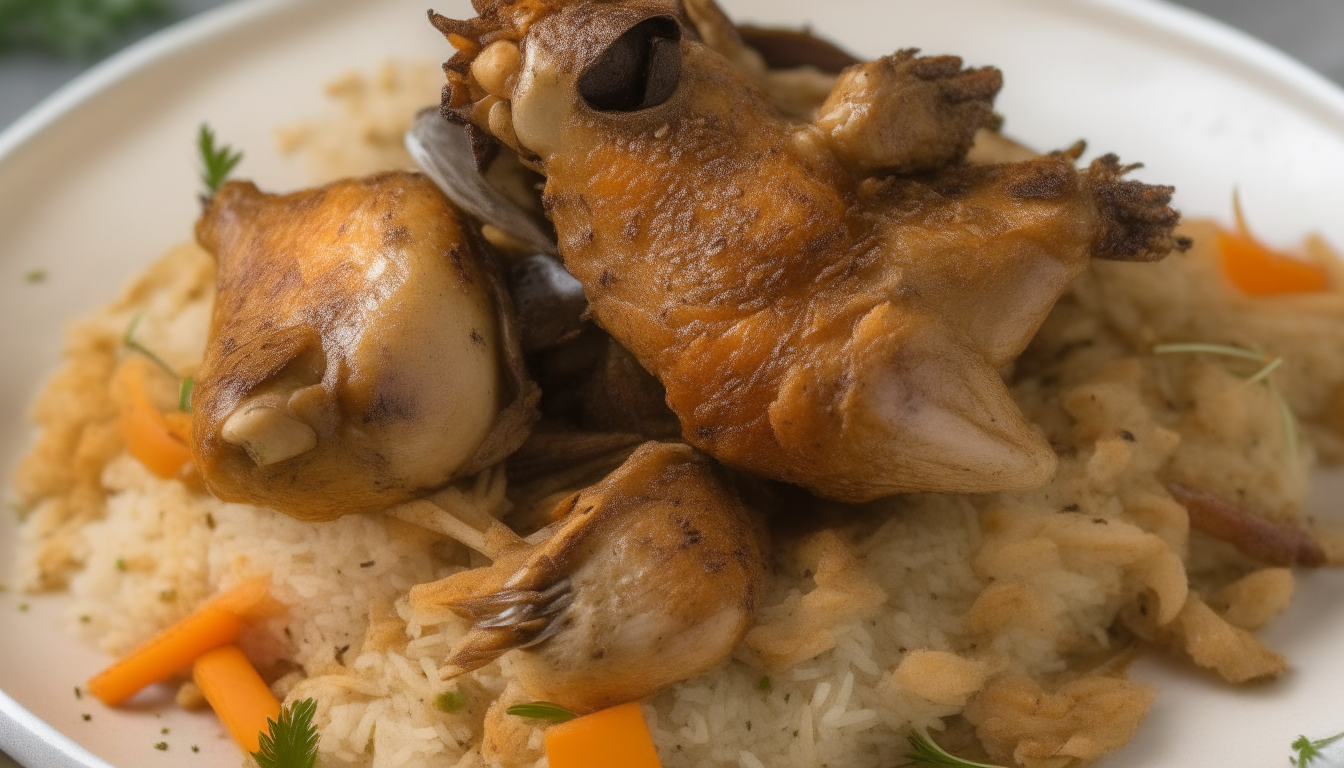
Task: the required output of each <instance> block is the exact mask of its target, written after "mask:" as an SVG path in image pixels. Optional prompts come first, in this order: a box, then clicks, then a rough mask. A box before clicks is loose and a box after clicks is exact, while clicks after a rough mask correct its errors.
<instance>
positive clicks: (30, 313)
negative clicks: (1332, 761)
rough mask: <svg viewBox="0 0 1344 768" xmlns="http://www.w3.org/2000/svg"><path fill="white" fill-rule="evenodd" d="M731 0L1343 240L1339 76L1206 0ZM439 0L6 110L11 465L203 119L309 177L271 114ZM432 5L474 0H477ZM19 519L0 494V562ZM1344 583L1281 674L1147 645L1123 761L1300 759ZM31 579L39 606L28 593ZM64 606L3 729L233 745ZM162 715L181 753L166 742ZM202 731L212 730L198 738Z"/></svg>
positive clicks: (7, 633)
mask: <svg viewBox="0 0 1344 768" xmlns="http://www.w3.org/2000/svg"><path fill="white" fill-rule="evenodd" d="M726 4H727V6H728V10H729V11H730V12H731V13H732V14H733V15H734V16H735V17H736V18H738V19H740V20H753V21H759V22H771V23H785V24H801V23H810V24H812V26H813V27H814V28H815V29H817V30H818V31H819V32H821V33H822V34H824V35H827V36H829V37H831V38H833V39H836V40H838V41H840V42H842V43H843V44H844V45H845V46H847V47H849V48H850V49H852V50H853V51H855V52H856V53H859V54H863V55H869V56H876V55H880V54H883V53H888V52H890V51H892V50H893V49H896V48H900V47H907V46H915V45H917V46H920V47H922V48H924V49H925V50H927V51H930V52H953V53H958V54H960V55H962V56H964V57H965V58H966V59H967V61H968V62H970V63H975V64H981V63H992V64H995V65H998V66H999V67H1001V68H1002V69H1003V70H1004V72H1005V74H1006V76H1007V86H1006V88H1005V89H1004V93H1003V96H1002V97H1001V98H1000V100H999V108H1000V109H1001V111H1002V112H1003V113H1004V114H1005V115H1007V118H1008V124H1007V128H1008V131H1009V132H1010V133H1012V134H1014V135H1015V136H1017V137H1019V138H1021V139H1024V140H1025V141H1027V142H1028V143H1030V144H1033V145H1036V146H1040V147H1062V146H1065V145H1067V144H1070V143H1072V142H1073V141H1074V140H1075V139H1077V138H1080V137H1086V138H1087V139H1088V140H1089V141H1090V143H1091V146H1092V147H1094V148H1096V149H1098V150H1103V151H1115V152H1118V153H1120V155H1121V157H1122V158H1123V159H1126V160H1136V159H1137V160H1142V161H1144V162H1145V163H1147V165H1148V168H1147V170H1145V171H1143V172H1142V174H1141V175H1142V177H1143V178H1145V179H1146V180H1150V181H1160V182H1164V183H1173V184H1176V185H1177V187H1178V190H1179V191H1178V193H1177V201H1178V205H1179V206H1180V207H1181V208H1182V209H1183V210H1184V211H1185V212H1186V213H1187V214H1189V215H1195V216H1211V215H1212V216H1219V217H1224V218H1225V215H1226V213H1227V210H1228V201H1229V197H1230V194H1231V190H1232V188H1233V187H1234V186H1239V187H1240V189H1241V191H1242V196H1243V199H1244V201H1245V203H1246V207H1247V210H1248V211H1249V212H1250V214H1251V216H1252V218H1253V220H1254V223H1255V225H1256V226H1257V228H1258V229H1259V230H1261V231H1262V232H1263V233H1265V234H1266V235H1268V236H1269V237H1270V238H1271V239H1274V240H1277V241H1282V242H1290V241H1295V240H1296V239H1297V238H1298V237H1300V236H1301V235H1302V234H1303V233H1304V232H1306V231H1308V230H1312V229H1315V230H1319V231H1322V232H1323V233H1324V234H1325V235H1326V236H1327V237H1328V238H1330V239H1331V240H1332V241H1334V242H1336V243H1341V244H1344V217H1341V216H1340V215H1339V211H1341V210H1344V185H1341V182H1340V180H1341V179H1344V94H1342V93H1340V92H1339V91H1338V90H1336V89H1335V88H1334V87H1333V86H1331V85H1329V84H1328V83H1326V82H1325V81H1324V80H1323V79H1321V78H1320V77H1318V76H1316V75H1314V74H1312V73H1311V72H1309V71H1308V70H1307V69H1305V68H1304V67H1302V66H1300V65H1298V64H1296V63H1295V62H1293V61H1291V60H1289V59H1287V58H1286V57H1284V56H1282V55H1281V54H1279V53H1277V52H1275V51H1273V50H1271V49H1269V48H1267V47H1266V46H1264V45H1262V44H1260V43H1258V42H1256V41H1254V40H1251V39H1249V38H1247V37H1245V36H1243V35H1240V34H1239V33H1236V32H1234V31H1232V30H1230V29H1227V28H1225V27H1222V26H1220V25H1218V24H1216V23H1213V22H1210V21H1208V20H1206V19H1204V18H1202V17H1200V16H1197V15H1195V14H1192V13H1189V12H1186V11H1182V10H1178V9H1176V8H1172V7H1169V6H1166V5H1159V4H1157V3H1155V2H1149V1H1146V0H1145V1H1143V2H1140V1H1139V0H1071V1H1070V0H1016V1H1013V2H1008V1H1006V0H942V1H941V2H938V3H930V2H923V1H921V0H900V1H899V2H893V1H892V0H868V1H867V2H864V1H863V0H825V2H820V1H819V0H727V3H726ZM425 5H426V0H253V1H252V2H244V3H239V4H235V5H232V6H228V7H226V8H223V9H221V10H219V11H216V12H214V13H211V14H207V15H206V16H203V17H201V18H199V19H196V20H194V21H192V22H189V23H187V24H185V25H182V26H179V27H177V28H174V29H172V30H170V31H168V32H165V33H163V34H160V35H158V36H156V37H154V38H152V39H150V40H148V41H146V42H144V43H142V44H140V45H138V46H136V47H135V48H133V49H131V50H129V51H127V52H126V53H123V54H122V55H120V56H118V57H116V58H115V59H113V60H111V61H110V62H108V63H107V64H105V65H103V66H101V67H99V68H98V69H96V70H94V71H93V72H92V73H91V74H89V75H87V76H85V77H84V78H82V79H81V80H79V81H77V82H76V83H75V84H73V85H71V86H70V87H68V88H66V89H65V90H63V91H62V92H61V93H59V94H58V95H56V96H55V97H53V98H52V99H51V100H49V101H48V102H46V103H45V104H43V105H42V106H40V107H39V108H38V109H36V110H35V111H34V112H33V113H31V114H29V115H28V116H27V117H25V118H24V119H23V120H21V121H19V123H17V124H16V125H15V126H14V127H12V128H11V129H10V130H9V131H8V132H6V133H5V134H3V135H0V328H3V329H4V336H3V338H4V340H3V342H0V343H2V344H3V347H2V348H0V353H2V354H0V360H3V361H4V362H3V364H0V403H3V408H0V466H3V467H6V468H8V467H12V466H13V465H14V463H15V462H16V461H17V459H18V456H19V455H20V453H21V451H22V450H23V447H24V446H25V445H26V443H27V441H28V439H29V436H30V431H29V428H28V427H27V426H26V424H25V422H24V420H23V410H24V407H25V404H26V403H28V402H29V401H30V399H31V397H32V396H33V394H34V393H35V392H36V389H37V386H38V383H39V382H40V380H41V379H42V378H43V377H44V376H45V375H46V374H47V373H48V372H49V371H51V370H52V369H53V368H54V367H55V365H56V364H57V362H58V351H59V349H60V328H61V326H62V325H63V324H64V323H65V322H66V321H68V320H69V319H71V318H73V317H76V316H78V315H81V314H84V313H87V312H89V311H90V310H92V309H94V308H95V307H97V306H98V305H100V304H102V303H104V302H106V301H108V300H110V299H111V298H113V296H114V295H115V294H116V292H117V289H118V286H120V285H122V284H123V283H125V282H126V281H127V280H128V279H129V278H130V277H131V276H132V275H133V274H135V273H136V272H137V271H138V270H139V269H141V268H142V267H143V266H145V265H146V264H148V263H149V262H150V261H151V260H153V259H154V258H156V257H157V256H158V254H159V253H160V252H162V251H163V250H164V249H165V248H167V247H168V246H170V245H172V244H174V243H176V242H178V241H181V240H183V239H184V238H186V237H188V236H189V235H190V232H191V224H192V221H193V218H194V216H195V215H196V213H197V212H198V210H197V205H196V202H195V198H194V194H195V190H196V184H197V181H196V178H195V173H196V169H195V166H194V163H195V157H194V153H193V149H192V143H191V142H192V137H193V133H194V131H195V129H196V127H197V126H198V125H199V124H200V122H201V121H202V120H207V121H209V122H210V123H211V124H212V125H214V126H215V127H216V128H217V129H218V131H219V133H220V134H221V135H222V136H224V137H227V139H228V140H229V141H230V142H233V143H235V144H237V145H240V146H242V147H244V148H245V149H246V151H247V159H246V161H245V163H244V165H243V167H242V169H241V172H242V173H244V174H245V175H246V176H248V177H251V178H254V179H256V180H257V181H258V182H259V183H260V184H261V186H263V187H266V188H271V189H287V188H292V187H294V186H297V185H300V184H302V183H303V181H304V172H303V170H302V168H301V167H299V166H298V165H297V164H295V163H293V162H292V161H287V160H285V159H283V158H282V157H280V155H279V154H278V152H277V151H276V149H275V145H274V142H273V140H272V134H271V131H272V129H273V128H274V127H275V126H277V125H280V124H284V123H288V122H293V121H295V120H300V119H304V118H308V117H311V116H313V115H315V114H319V113H320V112H321V111H322V109H323V104H322V97H321V89H322V85H323V84H324V83H325V82H326V81H328V80H330V79H331V78H332V77H333V76H335V75H337V74H340V73H341V72H344V71H346V70H348V69H361V70H366V71H367V70H370V69H372V68H374V67H375V66H376V65H378V64H379V63H381V62H382V61H383V60H384V59H385V58H388V57H394V56H395V57H400V58H404V59H410V58H421V57H434V58H442V57H444V56H445V55H446V53H447V47H446V45H445V44H444V43H443V42H442V39H441V38H440V37H439V36H438V34H437V33H435V32H433V31H432V30H431V29H430V27H429V25H428V24H426V23H425V20H424V11H425ZM438 8H439V10H441V11H444V12H446V13H449V14H450V15H458V16H465V15H469V14H470V11H469V9H468V7H467V3H466V2H465V0H448V1H447V2H443V3H441V4H440V5H439V6H438ZM821 8H824V9H825V11H824V13H823V12H822V11H821V10H819V9H821ZM32 267H41V268H44V269H46V270H47V272H48V274H49V275H50V277H49V279H48V280H47V282H45V283H43V284H40V285H29V284H27V283H25V282H24V281H23V279H22V274H23V273H24V272H25V271H26V270H27V269H29V268H32ZM1340 499H1344V484H1338V483H1336V484H1334V485H1333V486H1332V487H1329V486H1326V485H1322V487H1321V488H1320V489H1319V493H1318V503H1317V510H1316V512H1317V513H1320V514H1328V513H1335V514H1340V513H1344V509H1341V507H1342V506H1344V505H1341V503H1340ZM16 539H17V533H16V526H15V522H14V520H13V519H12V516H9V515H5V516H4V517H3V521H0V573H7V572H8V570H9V568H10V564H11V563H12V561H13V557H14V554H13V552H14V549H15V546H16ZM6 580H7V579H6ZM1342 590H1344V574H1341V573H1333V572H1332V573H1319V574H1310V575H1307V576H1305V577H1304V578H1303V579H1302V582H1301V589H1300V597H1299V599H1298V601H1297V602H1296V603H1295V604H1294V606H1293V608H1292V610H1291V611H1290V612H1289V614H1288V615H1287V616H1286V617H1284V618H1283V619H1282V620H1280V621H1279V622H1278V623H1276V624H1274V625H1273V626H1272V627H1271V628H1270V629H1269V630H1268V631H1267V632H1266V638H1267V640H1268V641H1269V643H1270V644H1271V645H1273V646H1275V647H1277V648H1279V649H1281V650H1282V651H1283V652H1285V653H1286V654H1287V655H1288V657H1289V659H1291V660H1292V662H1293V663H1294V665H1295V667H1296V668H1297V669H1299V670H1302V671H1300V672H1294V673H1290V674H1288V675H1286V676H1285V677H1284V678H1283V679H1282V680H1279V681H1278V682H1275V683H1273V684H1270V685H1266V686H1261V687H1256V688H1253V689H1249V690H1239V691H1233V690H1231V689H1230V688H1227V687H1225V686H1222V685H1220V684H1217V683H1215V682H1213V681H1212V680H1211V679H1210V678H1208V677H1206V676H1202V675H1196V674H1192V673H1190V672H1188V671H1186V670H1185V669H1184V668H1182V667H1179V666H1178V665H1174V664H1168V663H1164V662H1159V661H1147V662H1144V663H1142V664H1140V665H1139V666H1138V667H1137V668H1136V669H1135V675H1136V677H1138V678H1139V679H1142V680H1145V681H1149V682H1151V683H1153V684H1154V685H1157V686H1158V687H1159V688H1161V694H1160V695H1159V697H1158V699H1157V704H1156V705H1155V707H1154V709H1153V713H1152V715H1151V716H1150V717H1149V718H1148V720H1147V721H1146V723H1145V724H1144V727H1143V729H1142V730H1141V731H1140V733H1139V736H1138V737H1137V738H1136V739H1135V741H1134V743H1133V744H1132V745H1131V746H1130V747H1129V748H1128V749H1127V750H1125V751H1124V752H1123V753H1121V754H1120V755H1117V756H1115V757H1113V758H1110V759H1108V760H1107V761H1106V763H1105V765H1106V766H1107V768H1138V766H1145V767H1146V768H1164V767H1165V768H1177V767H1178V766H1179V767H1180V768H1192V767H1197V766H1222V765H1236V766H1286V765H1287V756H1288V752H1289V750H1288V746H1289V743H1290V742H1291V741H1292V740H1293V739H1294V738H1295V737H1296V736H1297V735H1298V734H1299V733H1307V734H1312V735H1315V736H1323V735H1327V734H1330V733H1334V732H1336V731H1338V730H1341V729H1344V654H1341V653H1339V652H1338V651H1337V650H1336V649H1338V648H1339V647H1340V643H1341V641H1344V608H1342V607H1340V606H1336V605H1335V604H1334V603H1335V601H1334V599H1333V596H1334V595H1337V594H1341V591H1342ZM20 602H27V603H29V604H30V605H31V609H30V610H29V611H28V612H26V613H20V612H18V611H17V609H16V608H17V604H18V603H20ZM61 609H62V601H61V599H60V598H59V597H57V598H44V599H36V600H34V599H30V598H22V597H20V596H16V595H14V594H13V593H12V592H11V593H5V594H0V628H3V630H2V631H0V689H3V690H4V691H6V692H8V694H9V695H10V696H12V697H13V699H10V698H8V697H6V696H3V695H0V749H3V750H5V751H8V752H10V753H11V754H13V755H14V756H15V757H16V758H18V759H19V760H20V762H22V763H24V764H25V765H27V766H29V768H38V766H41V768H74V767H75V766H97V767H98V768H107V766H106V764H105V763H103V762H101V761H100V760H99V759H98V758H95V757H93V756H92V755H91V754H89V753H90V752H91V753H92V754H94V755H98V756H99V757H101V758H103V759H105V760H107V761H110V762H111V763H113V764H115V765H118V766H123V767H129V766H135V768H170V767H171V768H181V767H182V766H191V767H192V768H235V767H236V766H237V765H238V764H239V755H238V752H237V751H236V750H235V749H234V747H233V746H232V744H231V743H230V742H229V741H228V740H227V738H226V737H225V736H224V734H223V731H222V729H221V728H220V727H219V725H218V724H217V723H216V722H215V721H214V719H213V718H212V717H211V716H208V715H190V714H186V713H183V712H180V711H178V710H176V709H174V708H172V707H171V706H166V705H165V706H163V707H161V714H162V717H161V719H160V718H159V717H158V713H159V711H158V710H154V709H152V708H149V707H146V709H145V710H144V711H119V712H114V711H110V710H107V709H105V708H103V707H101V706H99V705H97V704H96V703H94V702H91V701H88V700H87V699H86V700H83V701H79V700H76V699H75V697H74V694H73V689H74V686H76V685H80V684H82V683H83V681H84V680H86V679H87V678H88V676H89V675H90V674H91V673H93V672H95V671H96V670H97V669H99V668H100V667H101V666H102V665H103V664H104V663H105V662H106V661H107V659H105V658H103V657H102V656H101V655H100V654H98V653H96V652H94V651H92V650H90V649H88V648H86V647H84V646H82V645H81V644H79V643H78V642H77V641H75V640H74V639H72V638H71V637H70V636H69V635H68V634H67V633H66V632H65V631H64V630H63V629H62V626H61V622H60V612H61ZM16 702H17V703H16ZM19 705H22V706H21V707H20V706H19ZM23 708H26V709H27V710H31V712H32V713H35V714H36V716H37V718H41V720H43V721H46V723H50V724H51V725H52V726H54V729H53V728H49V727H47V726H45V725H44V724H43V723H42V722H41V721H39V720H38V719H37V718H35V717H32V716H31V715H28V713H27V712H25V711H24V709H23ZM85 713H88V714H91V715H92V720H91V721H89V722H84V721H83V720H82V718H81V715H82V714H85ZM165 727H166V728H169V729H170V733H169V735H168V736H162V735H161V733H160V729H161V728H165ZM58 731H59V733H58ZM62 733H63V734H65V735H66V736H68V737H70V738H69V739H66V738H65V737H63V736H61V735H60V734H62ZM70 739H73V742H77V743H78V745H82V747H83V748H87V750H88V752H85V751H84V749H82V748H81V746H76V744H75V743H73V742H71V741H70ZM161 740H164V741H167V742H168V743H169V745H170V746H169V750H168V751H167V752H159V751H155V750H154V749H152V744H153V743H154V742H157V741H161ZM192 744H197V745H199V746H200V748H201V754H199V755H196V754H191V753H190V752H189V751H188V749H189V746H190V745H192Z"/></svg>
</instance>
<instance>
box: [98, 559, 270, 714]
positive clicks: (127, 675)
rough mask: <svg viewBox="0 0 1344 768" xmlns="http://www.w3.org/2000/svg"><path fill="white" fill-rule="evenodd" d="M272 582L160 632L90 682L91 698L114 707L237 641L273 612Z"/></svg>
mask: <svg viewBox="0 0 1344 768" xmlns="http://www.w3.org/2000/svg"><path fill="white" fill-rule="evenodd" d="M268 584H269V580H268V579H266V578H264V577H259V578H255V579H249V580H248V581H244V582H243V583H241V584H239V585H238V586H236V587H234V588H233V589H230V590H229V591H227V592H225V593H223V594H221V595H219V596H218V597H216V598H215V599H213V600H211V601H210V602H208V603H206V604H205V605H203V606H201V607H200V608H199V609H197V610H196V611H195V612H194V613H192V614H191V615H190V616H187V617H186V618H185V619H183V620H181V621H179V622H178V623H176V624H174V625H173V626H171V627H169V628H167V629H165V630H164V631H163V632H160V633H159V634H158V635H157V636H155V637H154V638H153V639H151V640H150V641H149V642H147V643H145V644H144V645H142V646H140V647H139V648H137V649H136V650H134V651H132V652H131V653H130V655H128V656H126V657H125V658H124V659H122V660H120V661H118V662H116V663H115V664H113V665H112V666H110V667H108V668H107V669H105V670H103V671H102V672H100V673H98V675H97V676H95V677H94V678H93V679H92V680H90V681H89V693H92V694H93V695H94V696H97V697H98V699H99V700H100V701H102V702H103V703H104V704H106V705H108V706H116V705H117V704H120V703H122V702H123V701H125V700H127V699H129V698H130V697H132V696H134V695H135V694H136V693H139V692H140V690H141V689H143V688H144V687H146V686H148V685H153V684H154V683H158V682H162V681H164V680H167V679H168V678H170V677H172V676H173V675H176V674H178V673H179V672H185V671H186V670H188V669H190V668H191V665H192V662H194V661H195V660H196V659H197V658H199V657H200V656H201V654H203V653H206V652H207V651H211V650H213V649H215V648H219V647H221V646H224V645H228V644H230V643H232V642H234V641H235V640H237V639H238V635H239V634H240V633H241V632H242V629H243V624H244V622H246V621H248V620H255V619H256V618H259V617H261V616H264V615H265V614H266V613H268V612H270V611H272V610H274V607H275V606H276V603H275V601H274V600H272V598H271V594H270V589H269V587H268Z"/></svg>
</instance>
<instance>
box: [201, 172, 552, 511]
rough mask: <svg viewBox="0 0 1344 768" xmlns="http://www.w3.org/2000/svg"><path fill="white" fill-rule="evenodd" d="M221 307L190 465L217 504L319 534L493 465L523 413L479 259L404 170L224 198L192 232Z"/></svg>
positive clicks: (233, 188)
mask: <svg viewBox="0 0 1344 768" xmlns="http://www.w3.org/2000/svg"><path fill="white" fill-rule="evenodd" d="M197 239H198V240H200V242H201V244H202V245H203V246H204V247H205V248H206V249H207V250H209V251H210V252H211V253H214V254H215V255H216V256H217V257H218V259H219V277H218V284H219V293H218V299H217V301H216V304H215V309H214V316H213V318H212V323H211V329H210V338H209V344H208V347H207V351H206V357H205V362H204V364H203V367H202V370H201V373H200V375H199V377H198V381H197V383H196V387H195V392H194V395H193V403H192V406H193V408H192V451H193V456H194V458H195V461H196V464H197V465H198V466H199V467H200V469H201V473H202V475H203V477H204V478H205V482H206V484H207V486H208V487H209V488H210V490H211V491H212V492H213V493H214V494H215V495H216V496H218V497H220V498H222V499H225V500H227V501H239V502H247V503H251V504H258V505H263V506H268V507H271V508H274V509H277V510H280V511H282V512H285V513H286V514H289V515H292V516H294V517H298V518H301V519H304V520H330V519H335V518H337V517H340V516H342V515H346V514H351V513H356V512H368V511H373V510H378V509H383V508H386V507H389V506H391V505H394V504H398V503H401V502H404V501H407V500H408V499H410V498H412V497H414V496H416V495H418V494H420V493H422V492H423V491H425V490H426V489H432V488H435V487H437V486H440V485H442V484H444V483H445V482H447V481H449V480H451V479H453V478H454V477H457V476H461V475H464V474H469V473H472V472H475V471H479V470H480V469H483V468H484V467H487V466H489V465H490V464H492V463H494V462H497V461H500V460H502V459H503V458H504V457H505V456H506V455H507V454H508V453H510V452H512V450H513V449H514V448H516V447H517V446H518V445H520V444H521V443H522V441H523V439H525V438H526V436H527V431H528V428H529V427H530V424H531V421H532V413H533V411H534V406H535V402H536V394H535V392H531V391H530V390H529V388H528V385H527V383H526V382H523V381H520V380H519V379H518V377H517V376H516V375H515V374H514V373H512V372H511V371H512V369H511V367H510V366H509V364H508V362H507V359H508V357H509V354H508V349H509V347H510V345H511V344H512V346H514V347H516V340H515V341H512V342H511V341H510V338H509V336H510V333H511V330H510V328H509V326H508V323H507V322H501V312H503V311H504V310H505V308H504V307H502V305H501V301H506V299H501V292H500V291H497V290H495V289H494V288H493V287H492V285H493V282H492V277H491V273H490V271H489V269H487V267H486V265H485V262H484V261H483V260H482V259H483V257H482V252H481V251H480V246H479V245H478V244H477V242H476V241H475V239H474V236H473V235H472V234H471V232H470V230H469V228H467V227H466V226H465V224H464V221H463V220H462V217H461V216H460V215H459V214H458V212H457V210H456V209H455V208H454V207H453V206H452V204H451V203H449V202H448V200H447V198H445V197H444V196H443V194H442V193H441V192H440V191H439V190H438V188H436V187H435V186H434V185H433V184H432V183H431V182H429V181H428V180H427V179H425V178H424V177H423V176H420V175H418V174H408V173H389V174H384V175H380V176H375V177H372V178H369V179H364V180H350V181H341V182H337V183H335V184H332V185H330V186H327V187H323V188H321V189H314V190H307V191H303V192H297V193H294V194H291V195H284V196H278V195H268V194H263V193H262V192H260V191H258V190H257V188H256V187H255V186H253V185H252V184H250V183H241V182H233V183H230V184H227V185H225V186H224V187H223V188H222V189H221V190H220V191H219V193H218V194H217V195H216V196H215V198H214V200H213V201H212V202H211V204H210V206H209V208H208V209H207V210H206V211H205V213H204V215H203V216H202V217H201V220H200V222H199V223H198V224H197Z"/></svg>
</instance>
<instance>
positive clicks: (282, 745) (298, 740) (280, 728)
mask: <svg viewBox="0 0 1344 768" xmlns="http://www.w3.org/2000/svg"><path fill="white" fill-rule="evenodd" d="M316 714H317V702H316V701H314V700H312V699H304V700H303V701H296V702H294V703H293V704H290V705H289V706H287V707H285V708H283V709H281V710H280V720H279V721H278V722H277V721H275V720H272V719H270V718H269V717H268V718H266V725H267V727H268V728H269V729H270V733H263V734H261V749H260V750H258V751H256V752H253V753H252V757H253V758H254V759H256V761H257V765H259V766H261V768H313V766H314V765H315V764H316V763H317V726H315V725H313V716H314V715H316Z"/></svg>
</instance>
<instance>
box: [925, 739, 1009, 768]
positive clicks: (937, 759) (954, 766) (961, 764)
mask: <svg viewBox="0 0 1344 768" xmlns="http://www.w3.org/2000/svg"><path fill="white" fill-rule="evenodd" d="M908 738H909V741H910V752H909V753H907V754H906V756H905V759H906V761H907V762H906V763H905V766H903V768H1002V767H1001V766H997V765H989V764H988V763H977V762H973V761H971V760H963V759H961V758H960V757H957V756H956V755H953V754H950V753H948V751H947V750H945V749H943V748H942V747H940V746H938V744H937V743H935V742H934V740H933V739H931V738H929V734H928V733H926V732H923V731H916V732H915V733H912V734H910V736H909V737H908Z"/></svg>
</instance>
